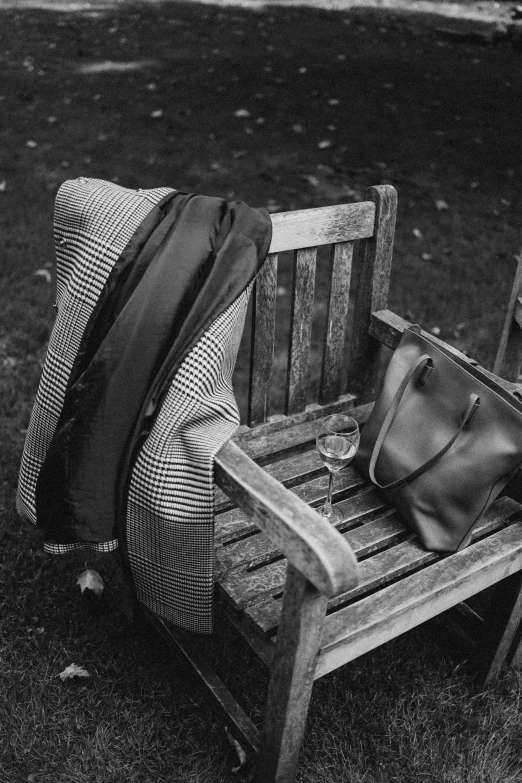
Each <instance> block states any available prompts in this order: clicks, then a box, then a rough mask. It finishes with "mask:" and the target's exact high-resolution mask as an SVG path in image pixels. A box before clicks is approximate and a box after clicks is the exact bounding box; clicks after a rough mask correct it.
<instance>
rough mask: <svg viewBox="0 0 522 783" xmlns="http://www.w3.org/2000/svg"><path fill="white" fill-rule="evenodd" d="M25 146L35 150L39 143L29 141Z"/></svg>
mask: <svg viewBox="0 0 522 783" xmlns="http://www.w3.org/2000/svg"><path fill="white" fill-rule="evenodd" d="M25 146H26V147H29V149H31V150H34V148H35V147H37V146H38V142H36V141H33V139H29V141H26V142H25Z"/></svg>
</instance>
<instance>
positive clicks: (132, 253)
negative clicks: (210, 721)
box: [18, 180, 271, 630]
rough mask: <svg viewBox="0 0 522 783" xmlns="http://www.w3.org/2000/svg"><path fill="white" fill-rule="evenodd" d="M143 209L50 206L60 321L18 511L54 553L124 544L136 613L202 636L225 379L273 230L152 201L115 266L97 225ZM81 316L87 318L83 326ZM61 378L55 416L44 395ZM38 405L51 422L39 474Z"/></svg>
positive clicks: (94, 191)
mask: <svg viewBox="0 0 522 783" xmlns="http://www.w3.org/2000/svg"><path fill="white" fill-rule="evenodd" d="M131 194H132V195H131ZM82 198H83V204H82V205H81V208H80V202H81V200H82ZM143 198H144V197H143V192H141V193H136V192H133V191H128V190H126V189H124V188H120V187H119V186H116V185H113V184H112V183H103V182H100V181H93V180H79V181H76V182H75V183H65V185H64V186H62V188H61V190H60V192H59V194H58V197H57V204H56V210H55V216H56V239H57V250H58V253H57V255H58V267H59V269H58V282H59V286H58V293H59V296H58V300H57V303H58V317H57V321H56V325H55V328H54V330H53V335H52V337H51V341H50V346H49V353H48V357H47V360H46V367H47V365H48V364H49V368H48V370H47V372H46V367H44V373H43V376H42V382H41V384H40V389H39V395H38V396H37V405H35V409H36V415H35V416H34V417H33V419H34V420H32V421H31V424H30V427H29V431H28V436H27V442H26V449H25V450H24V458H23V460H22V469H21V475H20V485H19V493H18V496H19V509H20V510H21V512H22V514H23V515H24V516H29V517H31V516H32V517H33V521H36V522H37V524H38V526H40V527H41V528H42V529H43V531H44V537H45V541H46V543H45V548H46V549H47V550H48V551H53V552H61V551H67V550H68V549H69V548H71V547H77V546H81V545H90V546H94V547H95V548H102V549H104V548H105V549H111V548H114V547H115V546H116V545H117V542H119V543H120V544H124V548H125V550H126V553H127V557H128V561H129V564H130V566H131V571H132V573H133V578H134V582H135V587H136V590H137V593H138V597H139V598H140V599H141V600H142V601H144V602H145V603H146V604H147V605H148V606H149V607H150V608H152V609H154V610H155V611H158V612H159V613H160V614H162V616H165V617H167V618H168V619H171V620H173V621H174V622H178V623H179V624H182V625H185V626H186V627H191V628H193V629H196V630H210V626H211V623H210V615H211V611H210V607H211V596H212V459H213V456H214V454H215V453H216V451H217V450H219V448H220V447H221V445H222V444H223V443H224V442H225V441H226V440H227V438H228V437H230V436H231V434H233V431H234V429H235V428H236V427H237V423H238V416H237V408H236V406H235V400H234V398H233V393H232V388H231V375H232V371H233V365H234V361H235V356H236V354H237V348H238V345H239V338H240V334H241V328H242V323H243V320H244V315H245V309H246V304H247V298H248V287H249V285H250V283H251V282H252V280H253V278H254V276H255V274H256V272H257V271H258V269H259V267H260V264H261V263H262V261H263V260H264V257H265V256H266V252H267V251H268V247H269V244H270V237H271V222H270V217H269V215H268V213H266V212H265V211H264V210H263V211H261V210H252V209H250V208H249V207H247V206H246V205H245V204H242V203H234V204H227V203H226V202H224V201H223V200H221V199H216V198H210V197H204V196H195V195H191V194H183V193H177V192H174V191H168V190H166V191H165V190H159V191H154V196H153V198H152V202H153V204H152V205H151V206H152V208H150V209H149V210H148V212H147V213H146V214H145V217H142V219H141V221H139V222H138V223H137V225H136V221H135V216H136V214H137V213H136V212H135V211H134V210H128V211H127V212H126V213H125V210H124V213H125V214H132V215H133V216H134V217H133V219H132V220H131V222H134V223H135V225H134V226H133V229H134V230H133V231H132V233H131V235H130V237H129V236H127V241H126V244H125V245H124V246H123V248H122V247H120V248H119V253H118V254H115V253H114V249H115V248H114V244H113V241H112V240H113V237H112V236H111V235H110V232H109V234H106V233H104V229H103V226H104V219H106V220H107V222H109V223H110V224H111V225H114V219H113V210H114V208H115V206H118V205H121V202H122V201H124V202H126V205H127V207H128V206H129V200H130V202H132V201H133V199H134V200H135V199H138V200H139V201H140V202H142V201H143ZM154 202H155V204H154ZM134 203H137V202H136V201H135V202H134ZM149 204H150V201H149ZM120 212H121V210H120ZM86 216H88V217H86ZM123 220H125V217H123ZM86 229H87V230H86ZM115 233H119V231H118V232H115ZM120 236H122V235H121V234H120ZM104 245H105V246H104ZM63 248H67V249H68V252H67V253H66V254H64V255H65V256H66V257H65V258H62V259H61V258H60V252H59V251H60V250H61V249H63ZM86 248H89V249H90V250H91V253H90V254H89V253H87V254H86V253H85V249H86ZM93 250H94V252H92V251H93ZM109 255H111V256H112V258H111V259H110V260H111V261H112V264H110V268H108V269H107V263H106V262H107V257H108V256H109ZM60 261H61V263H60ZM104 262H105V264H104ZM60 267H61V268H60ZM79 267H81V269H80V270H79ZM78 271H79V272H80V274H78ZM105 271H107V274H105V275H104V277H103V281H102V280H101V276H100V272H101V275H102V276H103V273H104V272H105ZM80 279H82V283H83V285H81V284H80V286H79V287H78V282H79V280H80ZM94 281H96V285H93V282H94ZM100 282H101V283H102V284H101V286H100ZM77 300H83V301H82V304H83V303H84V302H85V301H87V302H89V304H90V312H89V313H88V317H87V318H85V313H84V318H83V319H82V320H83V323H80V324H76V323H75V322H74V315H73V313H74V312H75V311H76V310H77ZM71 337H73V338H74V339H73V343H74V347H73V350H72V351H71V339H70V338H71ZM71 354H72V355H71ZM64 362H65V364H66V365H68V368H67V369H68V372H67V369H66V373H65V374H66V375H67V377H66V379H65V384H66V386H65V389H64V390H63V393H62V394H61V395H60V397H61V399H58V400H57V399H56V395H55V394H54V393H53V391H52V390H51V389H50V383H49V382H50V381H51V380H52V377H53V370H54V372H56V367H57V366H60V365H61V364H62V363H64ZM61 380H62V383H61V384H59V387H60V390H61V389H63V381H64V378H63V377H62V379H61ZM46 397H47V400H46V402H47V406H45V407H47V408H48V409H49V408H53V409H54V412H55V413H56V411H57V408H58V413H59V415H58V418H57V420H56V419H55V421H54V422H49V421H48V422H47V426H46V427H45V428H44V429H45V430H46V432H45V435H46V438H45V440H46V441H47V442H46V443H45V449H44V452H45V453H43V454H42V453H41V450H40V454H38V455H37V456H38V458H39V459H38V458H37V459H36V461H35V456H36V453H35V452H36V449H35V448H34V442H35V439H36V440H37V439H38V436H36V435H35V433H36V432H37V430H38V429H39V428H41V413H42V400H45V398H46ZM38 402H39V404H38ZM57 402H58V405H57V404H56V403H57ZM53 425H54V426H53ZM49 436H51V438H50V439H49ZM39 445H40V447H41V446H42V443H41V438H40V443H39ZM35 462H36V466H35ZM28 467H31V468H32V470H28ZM35 467H36V470H35ZM35 473H36V476H35ZM29 474H31V478H32V482H28V481H27V478H28V476H29ZM28 484H30V487H28ZM28 489H30V490H31V491H29V492H28V491H27V490H28ZM27 509H29V511H30V513H29V514H28V513H27ZM31 512H32V514H31Z"/></svg>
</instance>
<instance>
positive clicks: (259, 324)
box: [248, 254, 277, 426]
mask: <svg viewBox="0 0 522 783" xmlns="http://www.w3.org/2000/svg"><path fill="white" fill-rule="evenodd" d="M276 292H277V254H271V255H269V256H268V257H267V259H266V261H265V263H264V264H263V266H262V268H261V271H260V272H259V274H258V276H257V279H256V282H255V284H254V294H253V298H252V338H251V344H252V348H251V353H250V383H249V388H248V392H249V397H248V424H249V425H250V426H253V425H255V424H258V423H260V422H264V421H266V419H267V417H268V408H269V395H270V380H271V377H272V365H273V361H274V344H275V313H276Z"/></svg>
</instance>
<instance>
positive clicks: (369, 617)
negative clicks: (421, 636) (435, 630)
mask: <svg viewBox="0 0 522 783" xmlns="http://www.w3.org/2000/svg"><path fill="white" fill-rule="evenodd" d="M521 567H522V522H521V521H518V522H516V523H514V524H512V525H510V526H509V527H507V528H505V529H504V530H500V531H499V532H497V533H496V535H494V536H490V537H488V538H486V539H484V540H482V541H479V542H477V544H476V545H471V546H469V547H467V548H466V549H463V550H461V551H460V552H456V553H455V554H453V555H451V556H450V557H446V558H444V559H443V560H442V561H439V562H438V563H436V564H434V565H432V566H431V567H430V568H428V569H424V570H423V571H422V572H421V573H417V574H412V575H410V576H408V577H407V578H405V579H403V580H401V581H400V582H397V583H396V584H394V585H390V586H389V587H387V588H385V589H383V590H380V591H378V592H376V593H374V594H373V595H370V596H367V597H366V598H364V599H363V600H361V601H358V602H356V603H354V604H352V605H350V606H347V607H345V608H344V609H341V610H339V611H338V612H335V613H333V614H331V615H330V616H329V617H328V618H327V623H326V625H325V630H324V635H323V641H322V646H323V650H322V653H321V658H322V661H320V663H319V667H318V669H319V671H318V676H322V674H325V673H326V672H327V671H330V670H331V669H332V668H336V667H337V666H339V665H341V659H342V662H346V661H348V660H353V659H354V658H357V657H358V656H359V655H362V654H363V653H365V652H368V651H369V650H372V649H373V648H375V647H377V646H379V645H381V644H383V643H384V642H386V641H388V640H389V639H392V638H394V637H396V636H398V635H399V634H401V633H404V632H405V631H407V630H409V629H410V628H413V627H414V626H415V625H418V624H419V623H421V622H425V621H426V620H428V619H429V618H430V617H433V616H435V615H436V614H439V613H440V612H443V611H445V610H446V609H449V608H450V607H451V606H454V605H455V604H457V603H460V602H462V601H464V600H466V599H467V598H469V597H470V596H471V595H474V594H475V593H477V592H479V591H480V590H483V589H485V588H486V587H488V586H489V585H491V584H494V583H495V582H497V581H498V580H499V579H502V578H504V577H507V576H509V575H510V574H513V573H515V572H516V571H518V570H519V569H520V568H521ZM343 647H344V649H342V648H343ZM336 648H337V649H336Z"/></svg>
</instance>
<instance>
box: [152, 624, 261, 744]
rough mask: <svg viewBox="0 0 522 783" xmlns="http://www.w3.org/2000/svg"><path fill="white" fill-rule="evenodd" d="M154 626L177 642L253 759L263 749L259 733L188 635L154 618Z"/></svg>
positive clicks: (230, 727)
mask: <svg viewBox="0 0 522 783" xmlns="http://www.w3.org/2000/svg"><path fill="white" fill-rule="evenodd" d="M153 622H154V623H155V625H157V626H158V627H160V628H161V629H162V631H163V632H164V633H165V634H166V635H167V636H168V637H169V638H170V639H171V640H172V641H173V642H174V644H175V645H176V647H177V648H178V650H179V651H180V652H181V653H182V655H183V656H184V658H185V659H186V661H187V662H188V663H189V664H190V666H191V667H192V670H193V672H194V673H195V674H196V675H197V677H198V678H199V679H200V680H201V681H202V683H203V684H204V685H205V687H206V688H207V692H208V693H209V695H210V696H211V697H212V702H213V704H214V707H215V708H216V709H217V710H218V712H220V713H221V715H222V716H223V718H224V719H225V720H226V722H227V726H228V729H229V731H230V732H231V734H232V735H233V736H234V737H235V739H236V740H237V741H238V742H239V743H240V744H241V746H242V747H243V748H244V750H245V751H246V752H247V753H250V754H252V755H254V756H255V755H257V754H258V753H259V751H260V749H261V736H260V732H259V731H258V729H256V727H255V726H254V724H253V723H252V721H251V720H250V718H249V717H248V715H247V714H246V712H245V711H244V710H243V709H242V707H240V705H239V704H238V703H237V701H236V700H235V699H234V697H233V696H232V694H231V693H230V691H229V690H228V688H227V687H226V686H225V684H224V683H223V682H222V681H221V679H220V678H219V677H218V676H217V675H216V673H215V672H214V670H213V669H212V668H211V667H210V665H209V664H208V662H207V661H206V660H205V658H204V657H203V656H202V655H201V654H200V653H199V651H198V650H197V649H196V647H195V645H194V644H193V640H192V639H191V638H190V636H189V634H187V632H186V631H183V630H182V629H181V628H177V627H175V626H173V625H171V624H170V623H167V622H165V620H163V619H162V618H161V617H154V619H153Z"/></svg>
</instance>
